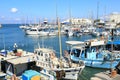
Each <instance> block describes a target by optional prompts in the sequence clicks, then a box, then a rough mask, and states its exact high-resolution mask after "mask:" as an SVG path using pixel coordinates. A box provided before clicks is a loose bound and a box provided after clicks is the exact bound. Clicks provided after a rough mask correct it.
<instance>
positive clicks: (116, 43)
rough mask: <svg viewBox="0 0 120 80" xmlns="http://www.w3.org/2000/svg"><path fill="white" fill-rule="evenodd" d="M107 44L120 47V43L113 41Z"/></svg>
mask: <svg viewBox="0 0 120 80" xmlns="http://www.w3.org/2000/svg"><path fill="white" fill-rule="evenodd" d="M107 44H115V45H120V41H113V42H111V41H110V42H108V43H107Z"/></svg>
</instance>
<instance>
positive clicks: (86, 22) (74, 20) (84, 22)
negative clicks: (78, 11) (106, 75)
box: [62, 18, 92, 25]
mask: <svg viewBox="0 0 120 80" xmlns="http://www.w3.org/2000/svg"><path fill="white" fill-rule="evenodd" d="M66 22H71V23H72V24H75V25H91V24H92V20H90V19H85V18H72V19H71V20H70V19H67V20H65V21H63V22H62V23H66Z"/></svg>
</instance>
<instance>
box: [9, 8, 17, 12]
mask: <svg viewBox="0 0 120 80" xmlns="http://www.w3.org/2000/svg"><path fill="white" fill-rule="evenodd" d="M10 11H11V12H12V13H16V12H17V11H18V9H17V8H11V10H10Z"/></svg>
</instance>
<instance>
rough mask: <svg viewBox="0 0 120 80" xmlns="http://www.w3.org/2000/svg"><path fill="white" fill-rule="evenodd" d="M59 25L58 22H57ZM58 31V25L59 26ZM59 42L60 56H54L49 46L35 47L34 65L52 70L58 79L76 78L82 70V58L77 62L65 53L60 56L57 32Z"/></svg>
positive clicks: (72, 79)
mask: <svg viewBox="0 0 120 80" xmlns="http://www.w3.org/2000/svg"><path fill="white" fill-rule="evenodd" d="M59 26H60V24H59ZM59 31H60V27H59ZM59 44H60V58H58V57H57V56H56V51H55V50H53V49H49V48H40V47H39V48H38V49H35V51H34V52H35V55H36V65H37V66H39V67H42V68H44V69H46V70H47V71H54V72H55V73H56V74H54V75H55V76H56V78H57V80H59V79H68V80H77V79H78V76H79V74H81V72H82V71H83V69H84V67H85V65H84V62H83V61H82V60H79V63H73V62H72V61H71V60H70V57H69V56H67V55H68V54H65V56H62V48H61V37H60V32H59Z"/></svg>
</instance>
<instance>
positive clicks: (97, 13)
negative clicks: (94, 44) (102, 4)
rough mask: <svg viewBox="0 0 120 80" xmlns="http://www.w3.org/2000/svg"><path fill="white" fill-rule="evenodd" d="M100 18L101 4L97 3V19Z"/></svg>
mask: <svg viewBox="0 0 120 80" xmlns="http://www.w3.org/2000/svg"><path fill="white" fill-rule="evenodd" d="M98 17H99V2H97V19H98Z"/></svg>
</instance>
